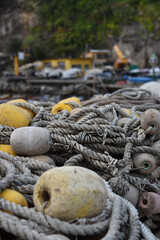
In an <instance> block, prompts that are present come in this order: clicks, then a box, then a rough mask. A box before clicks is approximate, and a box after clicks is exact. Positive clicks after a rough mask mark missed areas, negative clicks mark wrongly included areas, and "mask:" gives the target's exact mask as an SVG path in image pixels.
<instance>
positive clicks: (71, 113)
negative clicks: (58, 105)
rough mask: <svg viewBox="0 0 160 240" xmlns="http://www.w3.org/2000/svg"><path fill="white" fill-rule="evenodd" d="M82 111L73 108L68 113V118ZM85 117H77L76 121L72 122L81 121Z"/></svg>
mask: <svg viewBox="0 0 160 240" xmlns="http://www.w3.org/2000/svg"><path fill="white" fill-rule="evenodd" d="M81 110H83V108H73V109H72V110H71V111H70V112H69V116H73V115H75V114H76V113H78V112H79V111H81ZM84 117H85V114H84V115H82V116H80V117H78V118H77V119H75V120H74V122H78V121H79V120H81V119H82V118H84Z"/></svg>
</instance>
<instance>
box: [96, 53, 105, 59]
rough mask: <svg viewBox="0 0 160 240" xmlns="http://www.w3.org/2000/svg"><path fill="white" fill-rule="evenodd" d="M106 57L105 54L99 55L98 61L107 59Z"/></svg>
mask: <svg viewBox="0 0 160 240" xmlns="http://www.w3.org/2000/svg"><path fill="white" fill-rule="evenodd" d="M105 58H106V55H105V54H97V59H105Z"/></svg>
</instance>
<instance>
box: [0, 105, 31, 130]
mask: <svg viewBox="0 0 160 240" xmlns="http://www.w3.org/2000/svg"><path fill="white" fill-rule="evenodd" d="M30 121H31V115H30V114H29V112H28V111H26V110H24V109H23V108H21V107H17V106H15V105H12V104H9V103H2V104H0V124H1V125H6V126H10V127H15V128H19V127H25V126H28V125H29V124H30Z"/></svg>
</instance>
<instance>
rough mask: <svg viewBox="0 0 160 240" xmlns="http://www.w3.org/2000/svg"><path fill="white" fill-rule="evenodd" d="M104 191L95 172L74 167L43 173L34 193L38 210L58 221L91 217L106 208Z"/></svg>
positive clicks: (103, 185) (54, 169) (101, 182)
mask: <svg viewBox="0 0 160 240" xmlns="http://www.w3.org/2000/svg"><path fill="white" fill-rule="evenodd" d="M106 199H107V190H106V187H105V184H104V181H103V179H102V178H101V177H100V176H99V175H98V174H96V173H95V172H93V171H91V170H89V169H86V168H83V167H77V166H65V167H59V168H58V167H56V168H53V169H50V170H48V171H46V172H45V173H43V174H42V175H41V176H40V178H39V179H38V181H37V183H36V185H35V188H34V193H33V201H34V205H35V207H36V210H37V211H42V208H43V207H44V204H45V207H44V214H47V215H50V216H52V217H56V218H59V219H61V220H71V219H74V218H81V217H94V216H96V215H98V214H100V213H101V212H102V210H103V208H104V207H105V204H106Z"/></svg>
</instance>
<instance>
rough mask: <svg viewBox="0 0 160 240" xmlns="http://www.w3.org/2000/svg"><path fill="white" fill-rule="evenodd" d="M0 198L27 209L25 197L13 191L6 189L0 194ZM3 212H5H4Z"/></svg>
mask: <svg viewBox="0 0 160 240" xmlns="http://www.w3.org/2000/svg"><path fill="white" fill-rule="evenodd" d="M0 197H1V198H3V199H5V200H8V201H10V202H14V203H15V204H20V205H21V206H22V207H28V203H27V201H26V199H25V197H24V196H23V195H22V194H21V193H19V192H17V191H15V190H12V189H9V188H7V189H5V190H4V191H2V192H1V193H0ZM3 211H4V212H7V211H5V210H3ZM7 213H10V212H7Z"/></svg>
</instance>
